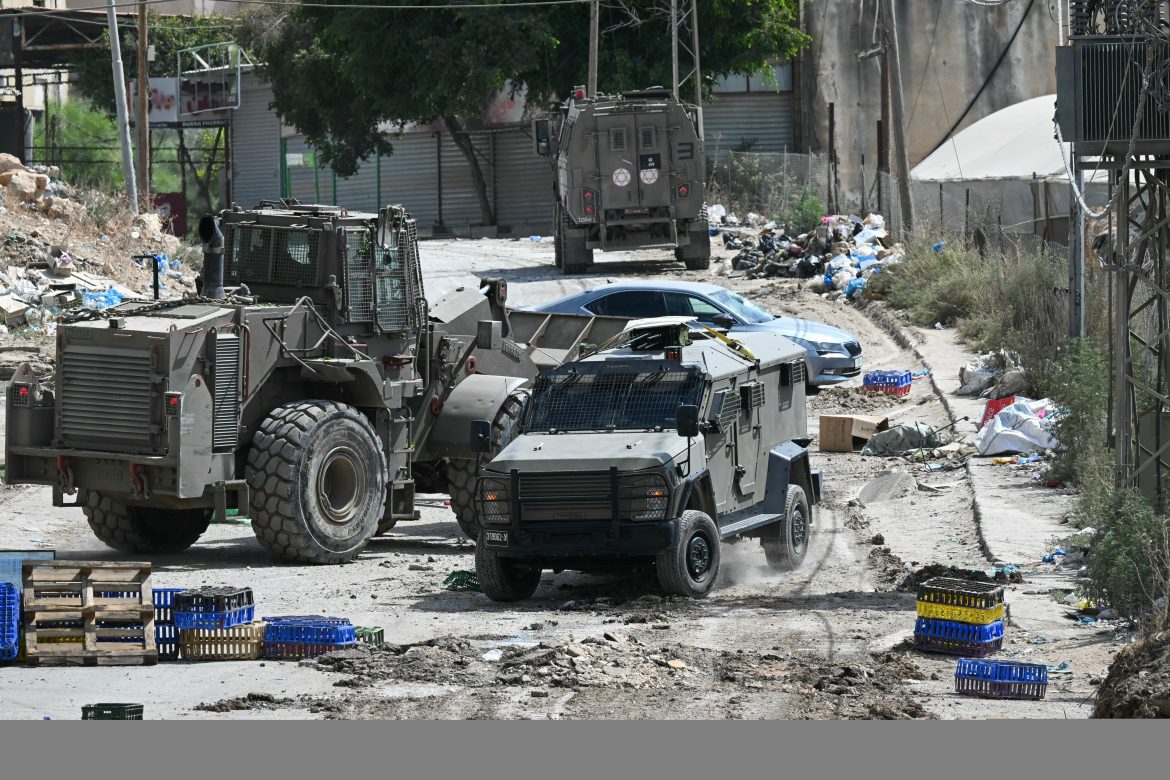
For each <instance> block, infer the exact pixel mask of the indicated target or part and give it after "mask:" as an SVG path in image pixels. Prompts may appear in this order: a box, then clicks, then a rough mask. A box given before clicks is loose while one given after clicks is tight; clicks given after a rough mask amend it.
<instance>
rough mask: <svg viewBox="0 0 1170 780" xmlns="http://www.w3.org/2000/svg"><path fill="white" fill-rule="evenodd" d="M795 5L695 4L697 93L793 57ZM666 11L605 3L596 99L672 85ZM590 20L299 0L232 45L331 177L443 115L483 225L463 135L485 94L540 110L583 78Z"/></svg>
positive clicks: (583, 9)
mask: <svg viewBox="0 0 1170 780" xmlns="http://www.w3.org/2000/svg"><path fill="white" fill-rule="evenodd" d="M350 1H351V0H330V2H331V3H333V4H336V3H338V2H350ZM498 4H499V5H500V6H504V5H507V4H508V3H507V2H506V1H505V0H501V2H499V3H498ZM797 9H798V0H703V2H700V3H699V29H700V54H701V60H702V64H703V73H704V86H705V87H706V88H709V87H710V86H711V84H713V83H714V81H715V79H716V78H718V77H720V76H725V75H729V74H740V75H750V74H754V73H757V72H759V71H760V70H761V69H763V68H764V67H765V66H766V65H767V64H768V63H769V62H772V61H775V60H778V59H783V58H789V57H792V56H793V55H795V54H796V52H797V51H798V50H799V48H800V47H801V46H802V45H803V44H804V43H805V42H806V41H807V38H806V37H805V36H804V35H803V34H802V33H801V32H800V31H799V30H798V29H797V28H796V26H795V25H796V22H797ZM669 11H670V5H669V3H667V2H665V0H651V1H645V0H628V1H626V2H616V3H614V4H612V5H610V4H604V3H603V7H602V11H601V28H602V37H601V46H600V55H599V66H598V73H599V79H598V81H599V84H598V86H599V88H600V89H601V90H602V91H604V92H611V93H612V92H618V91H623V90H627V89H633V88H639V87H645V86H648V85H651V84H669V83H670V64H671V57H670V37H669ZM588 22H589V6H588V4H585V3H578V4H568V5H560V6H539V7H533V6H528V7H523V6H520V7H511V8H504V7H500V8H476V9H470V8H469V9H464V10H457V9H451V8H444V9H442V10H439V9H436V10H385V11H371V10H368V9H354V10H346V9H342V10H337V9H326V8H318V7H314V4H313V2H312V0H308V1H307V2H306V4H304V5H296V6H292V5H289V6H268V7H262V8H260V9H258V10H255V11H252V12H249V13H247V14H245V15H244V16H243V17H242V24H241V27H240V42H241V44H242V45H243V46H244V48H245V49H247V50H248V51H249V53H250V54H251V55H252V57H253V59H254V60H255V61H257V62H260V63H263V64H262V65H261V69H260V73H261V76H262V78H264V79H265V80H266V81H267V82H268V83H269V84H270V85H271V87H272V91H273V95H274V107H275V109H276V111H277V113H278V114H279V115H280V116H281V118H282V119H283V120H284V121H285V122H286V123H287V124H290V125H293V126H295V127H296V128H298V129H299V130H300V131H301V132H302V133H304V134H305V136H306V138H307V139H308V141H309V143H310V144H312V145H313V146H314V147H315V148H316V149H317V150H318V151H319V152H320V158H321V160H322V161H323V162H324V163H327V164H328V165H330V166H331V167H332V168H333V170H334V171H335V172H337V173H338V174H340V175H343V176H346V175H352V174H353V173H354V172H355V171H356V170H357V167H358V165H359V164H360V162H361V161H362V160H364V159H366V158H368V157H369V156H370V155H372V154H375V153H377V154H390V153H392V151H393V144H392V143H391V141H390V139H389V138H387V136H386V135H385V134H383V133H382V132H381V130H380V129H379V125H381V124H383V123H389V124H391V125H395V126H398V127H402V126H405V125H406V124H408V123H427V122H432V121H435V120H436V119H439V120H441V121H442V122H443V123H444V124H445V126H446V127H447V129H448V130H449V131H450V132H451V136H452V138H453V139H454V141H455V143H456V145H457V146H458V147H459V149H460V151H461V152H462V153H463V155H464V157H465V158H466V159H467V161H468V163H469V165H470V168H471V172H472V177H473V180H474V182H475V184H476V190H477V196H478V198H479V204H480V210H481V212H482V219H483V222H484V224H494V223H495V215H494V213H493V211H492V207H491V202H490V200H489V199H488V196H487V188H486V180H485V177H484V175H483V172H482V170H481V168H480V165H479V160H478V158H477V157H476V153H475V150H474V149H473V148H472V145H471V139H470V138H469V137H468V136H467V134H466V132H465V131H466V130H467V129H469V128H474V127H475V126H476V125H477V124H479V123H481V122H482V119H483V116H484V113H485V107H486V106H487V105H488V104H489V101H490V100H491V99H492V98H493V97H494V96H495V95H498V94H500V93H510V94H511V95H512V96H515V95H516V94H518V93H520V92H523V93H524V96H525V100H526V102H527V105H528V106H529V107H539V106H542V105H545V104H547V102H548V100H549V99H550V98H552V97H554V96H556V95H562V96H563V95H565V94H566V93H567V92H568V90H569V89H570V88H571V87H572V85H574V84H582V83H584V82H585V80H586V69H587V63H588V37H589V35H588V30H589V24H588Z"/></svg>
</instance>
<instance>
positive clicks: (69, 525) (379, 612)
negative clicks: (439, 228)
mask: <svg viewBox="0 0 1170 780" xmlns="http://www.w3.org/2000/svg"><path fill="white" fill-rule="evenodd" d="M422 252H423V258H424V264H425V268H426V274H427V284H428V293H429V295H430V297H431V298H432V300H433V299H435V298H436V297H437V295H438V293H439V292H441V291H442V290H443V289H449V288H451V287H455V286H459V285H461V284H473V283H474V278H475V274H480V275H502V276H505V277H506V278H508V279H509V281H510V283H511V294H512V302H513V303H519V304H526V303H534V302H537V301H539V300H545V299H548V298H550V297H553V296H556V295H559V294H564V293H567V292H570V291H573V290H576V289H580V288H581V287H582V286H583V285H585V284H592V283H596V282H598V281H604V279H606V278H617V277H618V276H620V275H624V274H638V275H639V276H647V275H661V276H664V277H671V278H680V277H682V278H693V279H700V278H710V277H707V276H706V275H704V274H698V273H687V272H684V271H682V270H681V269H680V268H679V267H678V266H675V265H674V264H662V263H646V262H631V263H620V262H612V261H609V262H606V263H604V264H603V265H601V266H600V267H599V273H597V274H592V275H590V276H589V277H584V278H571V279H570V278H565V277H561V276H560V275H559V274H558V272H557V271H556V269H554V268H553V266H552V246H551V243H549V242H547V241H545V242H541V243H534V242H528V241H521V242H510V241H497V240H491V241H489V240H483V241H458V242H454V241H448V242H428V243H427V244H425V245H424V246H423V248H422ZM606 259H607V260H609V258H606ZM639 260H641V258H639ZM723 283H725V284H727V285H728V286H730V287H734V288H737V289H740V290H741V291H744V292H748V293H750V294H751V296H752V297H753V298H755V299H756V300H757V301H758V302H760V303H761V304H762V305H764V306H766V307H770V308H771V309H772V310H774V311H776V312H777V313H781V312H783V313H790V314H795V315H798V316H805V317H810V318H814V319H818V320H821V321H824V322H828V323H831V324H835V325H838V326H841V327H844V328H847V329H849V330H852V331H853V332H855V333H856V334H857V336H858V337H859V338H860V340H861V343H862V345H863V350H864V352H863V354H864V355H865V359H866V366H867V368H870V369H872V368H900V369H918V368H921V366H920V365H918V364H916V363H915V359H914V358H913V356H912V355H911V354H910V353H908V352H907V351H905V350H903V349H900V348H899V347H898V346H896V344H895V343H894V342H893V341H892V340H891V339H890V338H889V337H888V336H887V335H886V334H885V333H884V332H883V331H881V330H880V329H879V328H877V327H875V326H874V325H873V324H872V323H871V322H870V320H868V319H867V318H866V317H865V316H864V315H863V314H862V313H861V312H858V311H856V310H854V309H852V308H849V307H846V306H842V305H840V304H836V303H830V302H827V301H825V300H823V299H821V298H818V297H816V296H812V295H809V294H807V293H804V292H801V291H798V290H797V289H795V287H794V285H793V283H787V282H752V281H747V280H723ZM856 384H857V380H854V381H852V382H851V383H850V386H849V387H839V388H834V389H831V390H826V391H824V392H822V393H820V394H819V395H817V396H815V397H814V398H812V399H810V404H809V418H810V425H809V430H810V433H814V432H815V431H816V430H817V417H818V416H819V415H820V414H825V413H834V412H842V411H853V412H857V411H866V412H870V411H880V413H881V414H884V415H887V416H888V417H889V418H890V420H891V423H895V422H900V421H914V420H921V421H924V422H926V423H928V424H931V425H935V426H941V425H943V424H945V423H947V422H950V420H949V419H948V417H947V414H946V411H945V409H944V408H943V406H942V404H941V403H940V401H939V400H938V399H937V398H936V397H935V396H934V395H933V394H932V392H931V391H930V388H929V385H928V384H926V383H921V382H916V383H915V385H914V388H913V391H912V392H911V393H910V395H909V396H907V397H905V398H902V399H892V398H886V397H877V398H875V397H873V396H869V395H863V394H860V393H857V392H855V391H854V389H853V386H855V385H856ZM811 449H812V457H813V462H814V467H819V468H822V469H823V470H824V473H825V476H826V490H827V497H826V498H827V500H826V502H825V504H824V505H823V506H822V507H821V508H820V509H819V512H818V514H817V516H816V521H815V522H816V524H815V526H814V535H813V540H812V545H811V549H810V552H809V555H808V557H807V558H806V560H805V563H804V565H803V567H802V568H801V569H800V570H799V571H797V572H795V573H793V574H790V575H783V576H781V575H777V574H775V573H774V572H773V571H772V570H771V569H769V568H768V567H767V566H766V564H765V561H764V556H763V552H762V550H761V549H760V548H759V546H758V545H757V544H756V543H755V542H752V541H745V542H742V543H740V544H737V545H734V546H731V547H729V548H727V550H726V552H725V558H724V564H723V566H724V568H723V570H722V573H721V581H720V583H719V585H718V587H717V589H716V590H715V592H714V593H713V594H712V595H711V597H710V598H708V599H705V600H702V601H686V600H679V599H673V598H666V597H663V596H662V595H661V594H660V592H659V591H658V589H657V586H656V585H655V583H654V581H653V579H652V578H647V577H645V576H633V577H624V578H622V577H609V578H603V577H587V576H584V575H579V574H572V573H563V574H557V575H554V574H551V573H546V574H545V576H544V578H543V580H542V583H541V586H540V589H539V590H538V591H537V593H536V596H535V598H534V599H532V600H531V601H529V602H526V603H522V604H519V605H498V604H494V603H492V602H490V601H489V600H488V599H487V598H486V597H484V596H483V595H481V594H478V593H467V592H451V591H448V590H445V589H444V588H443V587H442V582H443V579H444V578H445V577H446V576H447V575H448V574H449V573H450V572H452V571H455V570H461V569H463V570H472V569H474V564H473V560H472V558H473V555H472V551H473V548H472V546H471V545H470V543H468V542H466V541H465V540H464V539H462V538H461V535H460V533H459V531H458V529H457V527H456V525H455V523H454V522H453V521H452V519H451V515H450V512H449V510H448V509H446V508H445V507H444V506H443V505H442V502H443V500H444V498H445V497H444V496H428V497H426V501H425V502H424V503H425V504H426V505H425V506H424V507H423V509H422V517H421V520H420V521H418V522H414V523H402V524H399V526H398V527H397V528H396V529H395V530H394V532H393V533H392V534H391V535H390V536H387V537H383V538H378V539H375V540H374V541H373V543H372V544H371V545H370V546H369V548H368V550H367V552H365V553H364V554H363V555H362V556H361V557H360V558H359V559H358V560H357V561H355V562H354V563H352V564H348V565H345V566H338V567H328V568H317V567H302V566H286V565H278V564H274V563H273V562H271V561H270V560H269V559H268V558H267V557H266V556H265V554H264V553H263V551H262V550H261V548H260V547H259V546H258V545H257V543H256V542H255V540H254V538H253V536H252V532H251V529H250V527H249V526H248V525H246V524H228V525H213V526H212V527H211V529H210V530H209V531H208V533H207V534H206V535H205V537H204V538H203V539H202V540H201V541H200V543H199V544H198V545H197V546H195V547H194V548H192V549H190V550H189V551H187V552H185V553H183V554H180V555H174V556H157V557H155V558H154V559H153V563H154V565H155V574H154V584H155V586H156V587H181V586H195V585H204V584H208V585H220V584H224V585H241V586H250V587H252V588H253V590H254V591H255V594H256V599H257V602H258V603H259V604H260V605H261V606H260V607H259V610H258V613H257V614H258V615H261V614H263V615H276V614H288V613H299V614H306V613H323V614H337V615H345V616H348V617H350V618H351V619H352V620H353V622H354V623H355V624H358V625H370V626H383V627H384V628H385V633H386V639H387V642H388V643H389V644H388V645H387V646H385V647H383V648H381V649H378V650H369V649H358V650H354V651H348V652H346V653H341V654H336V655H334V656H330V657H328V658H325V659H321V660H319V661H316V662H306V663H302V664H295V663H291V662H273V661H268V662H263V661H260V662H237V663H209V664H188V663H178V664H160V665H158V666H155V667H147V668H136V667H113V668H25V667H0V717H3V718H40V717H42V716H45V715H48V716H51V717H53V718H57V719H60V718H76V717H77V716H78V713H79V708H80V707H81V706H82V705H83V704H86V703H90V702H93V701H99V700H101V701H132V702H142V703H144V704H145V705H146V714H147V717H152V718H207V717H212V718H224V717H243V718H253V717H275V718H289V717H329V718H410V717H426V718H541V719H543V718H858V717H860V718H871V717H883V718H884V717H891V718H908V717H940V718H956V717H962V718H970V717H1084V716H1087V714H1088V712H1089V710H1090V708H1091V703H1090V701H1089V700H1088V697H1089V696H1091V695H1092V691H1093V689H1092V686H1091V685H1090V683H1089V680H1090V679H1091V678H1092V677H1093V676H1103V673H1104V669H1105V667H1106V666H1107V664H1108V658H1109V656H1110V654H1111V652H1112V649H1113V647H1114V646H1113V644H1112V643H1111V640H1112V636H1111V635H1107V634H1103V633H1101V632H1100V631H1095V630H1090V629H1083V627H1082V629H1076V628H1074V627H1073V626H1071V625H1069V624H1068V622H1067V621H1065V620H1064V618H1063V615H1062V609H1063V607H1062V605H1060V604H1058V603H1057V602H1056V601H1055V600H1053V599H1052V598H1050V596H1049V591H1050V590H1052V589H1053V588H1054V587H1060V586H1061V585H1062V583H1064V580H1060V582H1057V581H1055V580H1053V579H1052V575H1051V574H1048V573H1043V574H1035V575H1032V574H1031V573H1030V574H1029V582H1028V583H1027V584H1022V585H1018V586H1015V587H1014V588H1013V590H1012V593H1011V594H1009V602H1010V603H1011V609H1012V614H1013V617H1014V619H1015V621H1014V622H1013V626H1012V627H1011V628H1009V639H1008V641H1007V643H1005V654H1006V655H1009V656H1012V655H1014V657H1028V656H1029V655H1031V654H1032V653H1033V651H1034V650H1035V646H1034V645H1033V644H1032V642H1033V639H1034V638H1035V637H1036V636H1037V635H1038V632H1040V631H1042V632H1044V633H1045V634H1046V640H1045V641H1051V642H1053V643H1057V642H1059V643H1061V644H1060V645H1059V647H1060V654H1059V657H1057V656H1056V655H1052V654H1050V655H1048V658H1050V659H1054V660H1052V661H1051V662H1052V663H1055V662H1056V660H1063V659H1065V658H1069V659H1073V664H1072V667H1073V669H1075V673H1074V674H1072V675H1064V676H1061V675H1056V676H1055V677H1054V680H1053V684H1052V686H1051V687H1050V689H1049V695H1048V697H1047V698H1046V699H1045V700H1044V701H1042V702H1035V703H1031V702H997V701H988V700H980V699H971V698H965V697H959V696H957V695H955V694H954V693H953V677H952V675H953V670H954V659H953V658H949V657H947V656H926V655H922V654H918V653H916V652H915V651H913V650H912V649H909V648H908V647H907V640H908V639H909V637H910V636H911V634H912V632H913V626H914V594H913V591H912V589H911V590H900V589H899V585H902V584H903V583H904V581H905V580H906V579H907V578H908V577H911V578H912V577H913V572H914V571H917V570H921V568H922V567H923V566H926V565H931V564H938V565H944V566H954V567H959V568H975V569H985V568H988V567H990V566H991V562H990V561H988V560H987V559H986V558H985V557H984V555H983V553H982V552H981V551H980V550H981V548H980V544H979V529H978V525H977V521H976V518H975V517H974V514H973V512H972V493H971V487H970V484H969V482H968V480H967V477H966V472H965V470H964V469H963V468H962V467H961V465H960V464H957V463H952V464H947V466H948V467H947V468H944V469H942V470H939V471H935V472H930V473H926V472H923V471H921V470H915V467H914V466H912V465H911V464H908V463H905V462H901V461H897V462H895V461H890V460H884V459H876V458H862V457H861V456H859V455H855V454H828V453H821V452H819V451H818V449H817V445H816V444H815V443H814V444H813V445H812V448H811ZM894 468H897V469H901V470H904V471H911V470H914V473H913V476H914V478H915V480H916V481H917V483H918V484H917V485H915V484H914V482H911V489H910V490H909V492H908V493H906V494H905V495H901V496H898V497H895V498H892V499H890V500H887V501H882V502H878V503H870V504H868V505H862V504H861V503H860V502H858V501H857V497H858V494H859V492H860V490H861V488H862V487H863V486H865V485H866V484H867V483H868V482H869V481H871V480H872V479H874V478H875V477H877V476H879V475H880V474H882V473H883V472H885V471H887V470H890V469H894ZM920 468H921V467H918V469H920ZM0 490H2V492H0V501H2V502H3V509H4V511H3V512H2V513H0V538H2V539H3V546H4V547H10V548H25V547H33V548H36V547H45V548H53V549H56V550H57V552H58V556H59V557H67V558H75V559H78V558H90V559H108V560H113V559H117V558H118V557H119V556H118V554H116V553H114V552H112V551H110V550H107V549H106V548H104V547H102V546H101V545H100V543H98V542H97V541H96V540H95V539H93V538H92V536H91V535H90V533H89V530H88V527H87V526H86V524H85V522H84V520H83V518H82V516H81V513H80V511H79V510H74V509H54V508H52V507H51V506H50V503H51V501H50V495H49V491H48V490H47V489H39V488H11V487H3V488H0ZM875 541H876V542H878V543H876V544H875V543H874V542H875ZM1078 631H1079V633H1078ZM1055 646H1056V645H1055V644H1054V645H1050V646H1049V649H1052V648H1053V647H1055Z"/></svg>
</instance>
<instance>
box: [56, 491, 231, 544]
mask: <svg viewBox="0 0 1170 780" xmlns="http://www.w3.org/2000/svg"><path fill="white" fill-rule="evenodd" d="M77 498H78V501H80V502H81V505H82V507H81V509H82V511H83V512H85V519H86V520H88V521H89V527H90V528H91V529H93V533H94V536H96V537H97V538H98V539H100V540H101V541H102V543H104V544H105V545H106V546H107V547H112V548H114V549H115V550H121V551H122V552H128V553H162V554H166V553H177V552H182V551H183V550H186V549H187V548H188V547H190V546H191V545H193V544H195V542H197V541H198V540H199V537H200V536H202V535H203V532H204V531H206V530H207V526H208V525H210V524H211V510H210V509H160V508H158V507H140V506H132V505H127V504H122V503H119V502H117V501H113V500H112V499H109V498H107V497H105V496H103V495H102V494H101V493H99V492H97V491H96V490H85V489H80V490H78V496H77Z"/></svg>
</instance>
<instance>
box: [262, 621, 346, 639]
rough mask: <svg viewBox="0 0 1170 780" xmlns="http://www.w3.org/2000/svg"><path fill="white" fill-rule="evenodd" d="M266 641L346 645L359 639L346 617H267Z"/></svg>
mask: <svg viewBox="0 0 1170 780" xmlns="http://www.w3.org/2000/svg"><path fill="white" fill-rule="evenodd" d="M265 623H267V626H266V627H265V629H264V643H265V644H266V645H267V644H290V643H291V644H308V645H346V644H352V643H353V642H355V641H356V640H357V635H356V633H355V631H354V627H353V624H352V623H350V622H349V621H348V620H346V619H345V618H327V619H324V620H321V619H312V618H311V619H309V620H298V621H290V620H288V619H282V618H276V619H275V620H270V619H267V618H266V619H265Z"/></svg>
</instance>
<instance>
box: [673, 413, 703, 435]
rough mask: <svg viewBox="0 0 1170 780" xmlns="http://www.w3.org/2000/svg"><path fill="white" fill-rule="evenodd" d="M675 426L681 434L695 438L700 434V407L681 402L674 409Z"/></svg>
mask: <svg viewBox="0 0 1170 780" xmlns="http://www.w3.org/2000/svg"><path fill="white" fill-rule="evenodd" d="M674 427H675V430H677V431H678V435H679V436H685V437H686V438H688V439H693V438H695V437H696V436H698V435H699V407H697V406H695V405H694V404H680V405H679V407H678V408H677V409H675V411H674Z"/></svg>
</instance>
